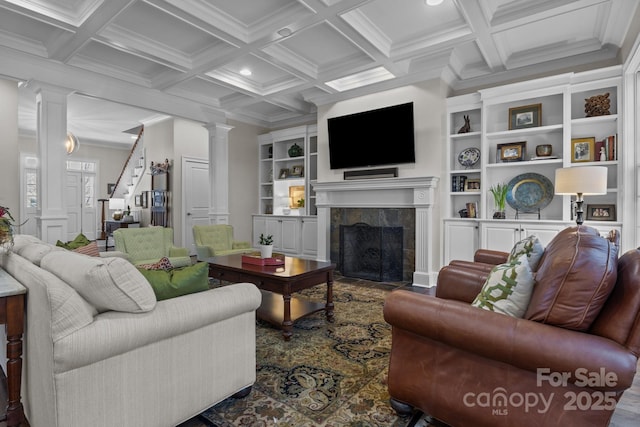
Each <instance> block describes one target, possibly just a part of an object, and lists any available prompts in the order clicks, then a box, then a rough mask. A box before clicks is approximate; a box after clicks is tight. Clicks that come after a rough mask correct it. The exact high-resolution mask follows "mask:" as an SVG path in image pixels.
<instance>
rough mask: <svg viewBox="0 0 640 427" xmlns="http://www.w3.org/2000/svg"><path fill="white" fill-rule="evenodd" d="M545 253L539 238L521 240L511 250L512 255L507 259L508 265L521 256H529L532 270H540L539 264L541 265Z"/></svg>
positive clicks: (532, 237) (532, 236)
mask: <svg viewBox="0 0 640 427" xmlns="http://www.w3.org/2000/svg"><path fill="white" fill-rule="evenodd" d="M543 253H544V246H542V243H541V242H540V239H538V237H537V236H534V235H531V236H529V237H527V238H525V239H522V240H520V241H519V242H518V243H516V244H515V245H514V246H513V249H511V253H509V257H508V258H507V263H512V262H514V261H515V260H517V259H518V258H520V256H521V255H527V258H528V260H529V266H530V267H531V270H533V271H537V270H538V263H540V258H542V254H543Z"/></svg>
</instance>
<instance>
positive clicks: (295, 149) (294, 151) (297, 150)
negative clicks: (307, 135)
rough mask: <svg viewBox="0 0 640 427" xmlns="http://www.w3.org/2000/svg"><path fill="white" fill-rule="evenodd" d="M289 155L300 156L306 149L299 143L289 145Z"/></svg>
mask: <svg viewBox="0 0 640 427" xmlns="http://www.w3.org/2000/svg"><path fill="white" fill-rule="evenodd" d="M288 153H289V157H300V156H302V155H303V154H304V150H303V149H302V147H300V146H299V145H298V144H295V143H294V144H293V145H292V146H291V147H289V151H288Z"/></svg>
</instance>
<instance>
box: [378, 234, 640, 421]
mask: <svg viewBox="0 0 640 427" xmlns="http://www.w3.org/2000/svg"><path fill="white" fill-rule="evenodd" d="M616 243H617V240H616V239H615V237H612V238H611V239H609V240H608V239H604V238H602V237H600V236H599V235H598V234H597V231H596V230H595V229H592V228H590V227H585V226H580V227H571V228H569V229H567V230H564V231H562V232H560V233H559V234H558V235H557V236H556V237H555V238H554V239H553V240H552V241H551V242H550V243H549V245H548V246H547V247H546V248H545V251H544V254H543V255H542V259H541V260H540V263H539V264H538V269H537V272H536V273H535V274H536V276H535V278H536V283H535V286H534V290H533V294H532V296H531V300H530V303H529V305H528V309H527V311H526V313H525V315H524V318H514V317H510V316H507V315H504V314H499V313H494V312H492V311H487V310H483V309H480V308H476V307H473V306H471V305H470V303H471V302H472V301H473V300H474V298H475V297H476V295H477V294H478V292H479V291H480V289H481V287H482V285H483V283H484V280H485V278H486V277H487V274H488V271H487V269H486V266H478V265H475V266H474V265H468V263H464V262H463V263H462V264H458V263H451V264H450V265H449V266H447V267H444V268H443V269H442V270H441V272H440V275H439V278H438V285H437V289H436V295H435V296H432V295H426V294H424V293H417V292H412V291H408V290H396V291H393V292H391V294H390V295H389V296H388V297H387V300H386V301H385V306H384V316H385V319H386V321H387V322H388V323H390V324H391V325H392V328H393V334H392V349H391V358H390V364H389V374H388V389H389V394H390V396H391V403H392V406H393V407H394V409H395V410H396V411H397V412H399V413H401V414H402V413H409V412H411V411H412V410H413V409H415V408H417V409H420V410H421V411H423V412H425V413H427V414H429V415H431V416H433V417H434V418H436V419H437V420H440V421H442V422H445V423H447V424H449V425H451V426H455V427H465V426H473V427H479V426H487V427H489V426H490V427H500V426H505V427H506V426H511V427H516V426H517V427H525V426H536V427H539V426H563V427H568V426H576V427H577V426H580V427H583V426H606V425H607V424H608V422H609V419H610V417H611V415H612V413H613V410H614V409H615V406H616V403H617V401H618V400H619V398H620V396H621V395H622V393H623V392H624V390H626V389H627V388H629V387H630V385H631V384H632V382H633V378H634V375H635V372H636V367H637V364H638V355H639V354H640V250H632V251H629V252H627V253H626V254H624V255H623V256H622V257H620V258H618V254H617V245H616ZM480 255H482V254H480ZM492 255H494V256H496V258H495V259H493V260H491V261H489V262H483V258H482V257H480V260H479V263H480V264H482V263H484V264H491V263H492V262H495V261H496V260H500V259H504V257H506V254H502V258H500V254H492ZM484 261H487V259H484Z"/></svg>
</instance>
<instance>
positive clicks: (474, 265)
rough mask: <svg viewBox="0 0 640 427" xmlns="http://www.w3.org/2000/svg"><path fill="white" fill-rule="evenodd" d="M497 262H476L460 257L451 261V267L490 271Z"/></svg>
mask: <svg viewBox="0 0 640 427" xmlns="http://www.w3.org/2000/svg"><path fill="white" fill-rule="evenodd" d="M495 266H496V264H486V263H484V262H475V261H464V260H459V259H454V260H452V261H451V262H450V263H449V267H461V268H467V269H469V268H470V269H472V270H478V271H483V272H485V273H489V272H490V271H491V269H492V268H493V267H495Z"/></svg>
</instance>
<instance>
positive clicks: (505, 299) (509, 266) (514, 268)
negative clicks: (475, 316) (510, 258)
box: [471, 254, 535, 318]
mask: <svg viewBox="0 0 640 427" xmlns="http://www.w3.org/2000/svg"><path fill="white" fill-rule="evenodd" d="M534 283H535V279H534V277H533V272H532V271H531V266H530V265H529V261H528V260H527V255H526V254H522V255H521V256H520V257H519V258H518V259H516V260H515V261H514V262H512V263H506V264H500V265H496V266H495V267H493V269H492V270H491V272H490V273H489V277H487V280H486V281H485V283H484V285H483V286H482V290H481V291H480V293H479V294H478V296H477V297H476V299H475V300H473V303H471V305H473V306H474V307H479V308H483V309H485V310H490V311H494V312H496V313H502V314H506V315H508V316H513V317H520V318H522V317H523V316H524V313H525V312H526V311H527V307H528V306H529V301H530V300H531V293H532V292H533V285H534Z"/></svg>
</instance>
